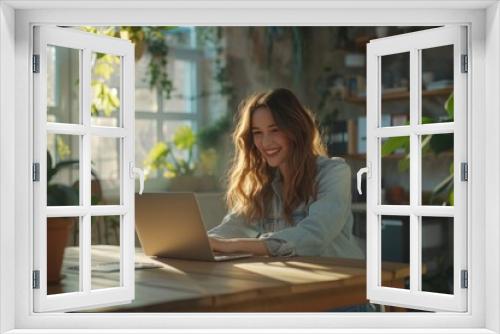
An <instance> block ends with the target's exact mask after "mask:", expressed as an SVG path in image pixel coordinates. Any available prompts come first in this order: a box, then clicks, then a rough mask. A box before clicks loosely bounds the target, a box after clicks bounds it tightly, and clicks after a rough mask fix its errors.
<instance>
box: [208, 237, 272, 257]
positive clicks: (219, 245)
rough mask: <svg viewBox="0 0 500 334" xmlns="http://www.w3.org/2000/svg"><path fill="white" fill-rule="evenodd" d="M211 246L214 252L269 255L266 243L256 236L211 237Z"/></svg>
mask: <svg viewBox="0 0 500 334" xmlns="http://www.w3.org/2000/svg"><path fill="white" fill-rule="evenodd" d="M208 240H209V241H210V247H211V248H212V250H213V251H214V252H221V253H250V254H253V255H265V256H267V255H269V253H268V251H267V247H266V243H265V241H263V240H259V239H254V238H231V239H219V238H214V237H209V238H208Z"/></svg>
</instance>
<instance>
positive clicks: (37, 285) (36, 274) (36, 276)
mask: <svg viewBox="0 0 500 334" xmlns="http://www.w3.org/2000/svg"><path fill="white" fill-rule="evenodd" d="M33 289H40V270H33Z"/></svg>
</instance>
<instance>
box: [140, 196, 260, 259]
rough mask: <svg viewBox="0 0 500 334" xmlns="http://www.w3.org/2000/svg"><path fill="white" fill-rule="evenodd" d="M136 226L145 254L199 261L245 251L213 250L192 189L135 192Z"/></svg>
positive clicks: (236, 255) (236, 254)
mask: <svg viewBox="0 0 500 334" xmlns="http://www.w3.org/2000/svg"><path fill="white" fill-rule="evenodd" d="M135 228H136V231H137V235H138V237H139V241H140V242H141V245H142V249H143V250H144V253H145V254H146V255H148V256H152V257H157V258H162V257H169V258H178V259H188V260H200V261H227V260H233V259H240V258H244V257H250V256H252V255H251V254H247V253H231V254H228V253H219V254H214V253H213V252H212V249H211V248H210V243H209V242H208V236H207V232H206V231H205V225H204V224H203V219H202V216H201V211H200V207H199V204H198V201H197V199H196V196H195V194H194V193H189V192H183V193H146V194H142V195H138V194H136V195H135Z"/></svg>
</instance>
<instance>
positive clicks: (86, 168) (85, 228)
mask: <svg viewBox="0 0 500 334" xmlns="http://www.w3.org/2000/svg"><path fill="white" fill-rule="evenodd" d="M82 58H83V59H82V74H81V77H82V123H83V126H84V128H85V134H84V135H83V145H82V146H83V147H82V159H81V165H82V168H81V169H80V170H81V171H82V175H81V180H82V181H81V182H80V183H81V187H82V189H83V193H82V204H83V206H84V207H85V208H87V209H88V211H86V212H85V213H84V215H83V217H82V219H81V220H82V226H81V227H82V228H81V231H82V233H81V234H80V241H81V242H80V254H81V256H80V268H81V270H80V281H81V286H82V291H83V292H90V290H91V270H90V269H91V263H90V262H91V241H92V240H91V226H90V223H91V217H90V210H89V209H90V205H91V202H90V199H91V175H92V174H91V151H90V144H91V138H90V136H91V134H90V122H91V115H90V110H91V101H92V96H91V95H90V93H91V90H90V87H91V86H90V81H91V50H90V49H88V48H86V49H84V50H83V57H82Z"/></svg>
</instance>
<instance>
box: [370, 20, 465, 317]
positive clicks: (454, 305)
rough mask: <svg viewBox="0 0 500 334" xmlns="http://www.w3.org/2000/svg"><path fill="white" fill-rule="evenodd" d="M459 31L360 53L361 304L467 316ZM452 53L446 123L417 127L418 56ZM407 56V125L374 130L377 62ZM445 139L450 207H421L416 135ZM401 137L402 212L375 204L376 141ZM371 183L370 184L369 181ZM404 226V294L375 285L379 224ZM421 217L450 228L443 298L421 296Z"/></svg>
mask: <svg viewBox="0 0 500 334" xmlns="http://www.w3.org/2000/svg"><path fill="white" fill-rule="evenodd" d="M466 44H467V29H466V27H465V26H448V27H438V28H433V29H427V30H424V31H418V32H412V33H408V34H402V35H397V36H391V37H386V38H380V39H374V40H372V41H370V43H368V44H367V46H366V50H367V51H366V52H367V82H368V85H367V101H368V104H367V114H368V115H367V147H368V150H367V165H368V166H369V167H368V168H369V169H370V170H369V171H368V178H367V221H366V224H367V227H366V228H367V275H368V276H367V282H368V284H367V297H368V299H369V300H370V301H372V302H374V303H377V304H384V305H395V306H402V307H408V308H414V309H418V310H429V311H443V310H449V311H458V312H463V311H466V310H467V295H468V293H467V289H465V288H462V287H461V284H460V282H461V281H460V278H461V277H460V275H461V271H462V270H467V247H466V246H467V243H466V240H467V239H466V232H467V183H468V182H466V181H463V180H461V178H460V174H461V170H460V168H459V167H458V166H460V164H461V163H463V162H464V163H466V162H467V152H468V149H467V123H466V115H467V86H468V81H469V79H470V78H469V73H462V71H461V68H462V64H461V59H462V58H461V57H462V55H465V54H467V49H468V47H467V45H466ZM445 45H452V46H453V64H452V69H453V92H454V96H455V107H454V121H452V122H443V123H433V124H422V123H421V121H420V119H421V116H422V115H421V113H422V111H421V108H422V107H421V103H422V102H421V99H422V95H421V94H422V93H421V87H422V85H421V78H420V76H421V71H422V66H423V65H422V61H423V60H422V56H421V53H422V52H423V51H425V50H427V49H430V48H434V47H439V46H445ZM402 53H407V54H408V56H409V74H410V79H409V81H410V99H409V104H410V108H409V115H410V117H409V118H410V123H409V124H408V125H405V126H383V125H381V124H382V121H381V120H382V112H383V109H382V108H383V103H382V100H381V99H382V94H383V93H382V79H381V77H382V74H381V73H382V71H384V69H383V68H382V60H381V59H382V57H384V56H389V55H395V54H402ZM444 133H447V134H450V133H451V135H452V136H453V138H454V140H453V142H454V147H453V162H454V164H455V166H457V168H455V169H454V175H453V189H454V199H455V202H454V205H450V206H441V205H422V204H421V196H422V195H421V194H422V186H421V185H422V183H421V182H422V180H421V178H422V153H421V152H422V146H421V143H420V142H421V139H420V138H421V136H423V135H424V134H444ZM397 136H405V137H408V139H409V142H410V169H409V180H410V184H409V193H410V201H409V203H408V205H387V204H383V203H382V199H381V186H382V175H383V170H382V169H383V165H382V152H381V145H382V144H381V140H382V139H383V138H390V137H397ZM370 176H371V177H370ZM385 215H395V216H406V217H408V218H409V234H410V235H409V238H410V244H409V252H410V262H409V267H410V279H409V281H410V286H409V289H400V288H394V287H385V286H382V284H381V278H380V273H381V270H382V254H381V250H382V248H381V246H382V235H381V232H380V231H381V228H382V216H385ZM422 217H451V218H452V219H453V222H452V223H451V224H452V226H453V247H454V250H453V252H452V253H451V256H452V258H453V291H452V292H451V293H450V294H444V293H435V292H430V291H424V290H422V257H421V254H422V237H423V236H422V225H423V222H422Z"/></svg>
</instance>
